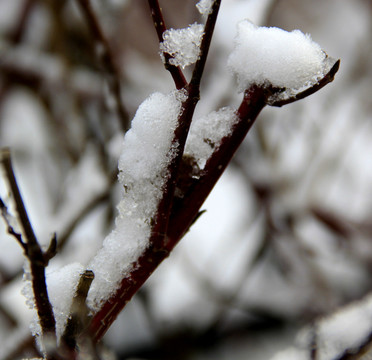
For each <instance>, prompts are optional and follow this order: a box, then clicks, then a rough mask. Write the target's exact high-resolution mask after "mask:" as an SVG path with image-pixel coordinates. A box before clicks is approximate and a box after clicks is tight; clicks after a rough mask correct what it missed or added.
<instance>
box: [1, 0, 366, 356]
mask: <svg viewBox="0 0 372 360" xmlns="http://www.w3.org/2000/svg"><path fill="white" fill-rule="evenodd" d="M196 2H197V1H195V0H186V1H184V0H183V1H181V0H160V3H161V6H162V8H163V12H164V16H165V20H166V24H167V26H168V27H173V28H181V27H185V26H187V25H188V24H192V23H194V22H202V21H203V19H202V18H201V17H200V15H199V13H198V12H197V10H196V8H195V4H196ZM92 12H93V15H94V16H95V20H96V23H93V24H92V21H89V19H90V20H91V18H89V14H87V12H86V11H82V9H81V7H79V5H78V1H73V0H59V1H53V0H13V1H9V0H0V147H1V148H3V147H10V149H11V152H12V156H13V160H14V167H15V171H16V175H17V180H18V182H19V184H20V187H21V191H22V193H23V196H24V200H25V203H26V207H27V209H28V213H29V216H30V218H31V221H32V224H33V226H34V229H35V232H36V234H37V236H38V239H39V241H40V242H41V243H42V244H44V245H47V244H48V243H49V240H50V238H51V236H52V234H53V233H54V232H56V233H57V239H58V244H59V252H58V254H57V256H56V257H55V258H54V259H53V260H52V261H51V264H50V266H49V269H48V271H50V272H53V271H55V270H56V269H58V268H60V267H61V266H63V265H65V264H69V263H72V262H74V261H79V262H80V263H82V264H87V263H88V262H89V260H90V259H91V257H92V256H93V255H94V254H95V252H96V251H97V249H98V248H99V247H100V244H101V242H102V240H103V239H104V237H105V235H106V234H107V233H108V232H109V231H110V229H111V228H112V226H113V220H114V218H115V214H116V204H117V203H118V202H119V199H120V191H121V190H120V189H119V188H118V186H117V184H116V169H117V159H118V157H119V154H120V148H121V143H122V139H123V135H124V132H125V131H126V130H127V129H128V127H129V126H130V120H131V118H133V116H134V114H135V111H136V109H137V107H138V106H139V104H140V103H141V102H142V101H143V100H144V99H145V98H146V97H147V96H148V95H150V94H151V93H153V92H154V91H160V92H169V91H171V90H172V89H174V85H173V83H172V80H171V78H170V76H169V74H168V73H167V72H166V71H165V70H164V67H163V64H162V63H161V60H160V57H159V47H158V41H157V37H156V33H155V30H154V28H153V24H152V20H151V16H150V11H149V9H148V4H147V1H142V0H107V1H103V0H96V1H92ZM245 18H248V19H250V20H251V21H253V22H254V23H256V24H257V25H264V26H276V27H280V28H283V29H285V30H288V31H290V30H293V29H300V30H301V31H303V32H304V33H309V34H311V36H312V38H313V40H314V41H316V42H317V43H319V44H320V46H321V47H322V48H323V49H324V50H325V51H326V52H327V54H328V55H329V56H332V57H334V58H336V59H338V58H339V59H341V68H340V70H339V73H338V74H337V75H336V78H335V80H334V82H333V83H331V84H329V85H328V86H327V87H325V88H324V89H322V90H321V91H319V92H318V93H316V94H314V95H312V96H311V97H309V98H307V99H305V100H301V101H299V102H296V103H294V104H291V105H287V106H285V107H283V108H280V109H279V108H269V107H267V108H265V109H264V110H263V111H262V113H261V114H260V116H259V119H258V121H257V122H256V124H255V125H254V127H253V128H252V130H251V131H250V133H249V134H248V136H247V138H246V140H245V142H244V143H243V144H242V146H241V148H240V149H239V151H238V152H237V154H236V156H235V158H234V159H233V161H232V163H231V164H230V166H229V168H228V169H227V171H226V173H225V174H224V175H223V177H222V178H221V179H220V181H219V183H218V184H217V186H216V187H215V189H214V191H213V192H212V194H211V195H210V197H209V198H208V200H207V201H206V203H205V204H204V206H203V209H205V210H206V212H205V213H204V214H203V215H202V216H201V217H200V219H199V220H198V221H197V223H196V224H195V225H194V226H193V227H192V228H191V231H190V232H189V233H188V234H187V235H186V236H185V238H184V239H183V240H182V241H181V243H180V244H179V245H178V246H177V247H176V249H175V250H174V252H173V253H172V254H171V256H170V257H169V259H167V260H166V261H165V262H164V263H163V264H162V265H161V266H160V267H159V268H158V270H157V271H156V272H155V273H154V274H153V276H152V277H151V278H150V279H149V281H148V282H147V283H146V284H145V286H144V287H143V288H142V289H141V291H140V292H139V293H138V294H137V295H136V296H135V297H134V298H133V300H132V301H131V302H130V303H129V304H128V306H127V307H126V308H125V310H124V311H123V313H122V314H121V315H120V316H119V317H118V319H117V321H116V322H115V323H114V325H113V326H112V327H111V329H110V330H109V332H108V333H107V335H106V337H105V338H104V341H103V346H104V347H105V349H106V350H105V351H106V355H105V357H104V358H105V359H118V360H120V359H127V360H129V359H132V360H133V359H185V360H186V359H187V360H189V359H190V360H194V359H196V360H199V359H216V360H219V359H236V360H239V359H248V358H249V359H254V360H256V359H257V360H260V359H271V358H273V359H274V358H275V359H276V360H278V359H284V358H285V359H291V358H293V359H296V360H297V359H318V358H319V359H320V358H321V359H342V358H343V356H345V354H348V349H350V348H353V349H354V350H355V349H358V347H360V345H361V344H364V345H367V343H368V339H371V338H372V335H371V334H372V309H371V308H372V305H371V304H372V302H371V301H370V300H368V299H369V298H368V294H369V292H370V291H371V289H372V281H371V275H372V216H371V212H372V122H371V120H372V101H371V100H372V99H371V94H372V21H371V19H372V3H371V1H370V0H353V1H350V0H313V1H306V0H223V1H222V6H221V9H220V14H219V18H218V21H217V25H216V30H215V37H214V39H213V43H212V48H211V52H210V56H209V61H208V64H207V68H206V74H205V76H204V78H203V83H202V93H201V101H200V103H199V105H198V107H197V111H196V115H195V116H202V115H205V114H207V113H209V112H210V111H213V110H216V109H218V108H220V107H222V106H227V105H230V106H238V105H239V103H240V101H241V98H242V94H238V93H237V90H236V84H235V80H234V79H233V77H232V76H231V74H230V73H229V72H228V71H227V69H226V61H227V57H228V55H229V53H230V51H231V49H232V47H233V39H234V35H235V26H236V23H237V22H238V21H239V20H242V19H245ZM97 25H99V26H98V27H97ZM100 31H101V32H100ZM101 33H103V34H104V37H105V39H106V40H107V42H106V44H105V42H102V38H100V34H101ZM107 44H108V45H109V47H110V51H109V53H108V52H107V49H106V47H105V45H107ZM185 73H186V75H189V74H190V72H189V69H185ZM0 195H1V198H2V199H4V200H7V199H8V197H9V196H8V190H7V187H6V184H5V181H4V179H3V177H2V176H1V177H0ZM23 263H24V260H23V255H22V251H21V248H20V247H19V245H18V244H17V243H16V241H15V240H14V239H13V238H11V237H9V236H8V235H7V233H6V227H5V224H4V222H3V221H2V220H1V221H0V349H1V350H0V359H22V358H25V357H32V356H37V355H38V354H37V351H36V350H35V346H34V342H33V339H32V338H31V335H30V332H29V330H28V324H29V321H30V316H31V315H30V312H29V311H28V309H27V306H26V305H25V299H24V297H23V296H22V294H21V289H22V268H23ZM356 301H357V302H356ZM347 304H351V305H348V307H347V308H346V309H349V310H343V309H344V307H345V306H346V305H347ZM350 309H351V310H350ZM348 311H349V312H348ZM335 312H336V313H337V316H336V317H335V316H332V314H334V313H335ZM350 312H351V313H353V314H354V313H357V314H358V316H354V315H350ZM340 314H341V315H340ZM342 314H344V315H342ZM335 318H337V319H338V320H337V321H339V322H337V321H336V320H335ZM341 318H342V320H340V319H341ZM332 321H333V322H332ZM335 321H336V322H335ZM335 324H336V325H335ZM360 329H363V331H361V332H359V330H360ZM350 334H354V335H355V336H354V337H355V339H352V340H351V339H350V337H351V336H350ZM356 334H357V335H356ZM283 351H284V352H283ZM355 352H356V355H355V356H358V351H355ZM354 358H355V359H356V358H359V357H354ZM354 358H353V359H354Z"/></svg>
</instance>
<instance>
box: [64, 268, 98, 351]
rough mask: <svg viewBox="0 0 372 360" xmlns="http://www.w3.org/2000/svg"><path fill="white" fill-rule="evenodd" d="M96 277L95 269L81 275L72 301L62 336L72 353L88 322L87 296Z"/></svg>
mask: <svg viewBox="0 0 372 360" xmlns="http://www.w3.org/2000/svg"><path fill="white" fill-rule="evenodd" d="M93 279H94V274H93V271H91V270H86V271H85V272H84V273H83V274H81V276H80V281H79V284H78V287H77V290H76V294H75V296H74V299H73V301H72V305H71V310H70V317H69V319H68V321H67V325H66V329H65V332H64V334H63V336H62V342H63V346H66V347H67V348H68V349H69V350H70V351H71V352H72V353H73V352H74V351H75V348H76V345H77V343H78V339H77V337H78V335H79V334H80V333H82V332H83V330H84V329H85V328H86V326H87V322H88V308H87V305H86V298H87V295H88V291H89V289H90V286H91V284H92V281H93Z"/></svg>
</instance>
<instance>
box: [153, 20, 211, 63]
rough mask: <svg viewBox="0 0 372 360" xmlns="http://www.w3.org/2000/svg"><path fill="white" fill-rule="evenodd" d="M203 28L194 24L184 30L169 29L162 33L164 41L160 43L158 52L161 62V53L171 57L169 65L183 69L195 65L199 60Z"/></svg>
mask: <svg viewBox="0 0 372 360" xmlns="http://www.w3.org/2000/svg"><path fill="white" fill-rule="evenodd" d="M203 33H204V26H203V25H201V24H197V23H194V24H192V25H189V26H188V27H187V28H184V29H169V30H167V31H165V32H164V34H163V39H164V41H163V42H162V43H160V51H161V57H162V60H163V62H164V61H165V58H164V55H163V53H167V54H169V55H171V56H172V58H171V59H169V63H170V64H171V65H175V66H181V67H182V68H185V67H186V66H188V65H191V64H193V63H195V62H196V61H197V60H198V58H199V52H200V44H201V39H202V36H203Z"/></svg>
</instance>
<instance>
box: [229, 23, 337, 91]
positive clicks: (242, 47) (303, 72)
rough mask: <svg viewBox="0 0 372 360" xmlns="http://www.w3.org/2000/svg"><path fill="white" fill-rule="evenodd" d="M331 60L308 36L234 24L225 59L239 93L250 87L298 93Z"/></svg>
mask: <svg viewBox="0 0 372 360" xmlns="http://www.w3.org/2000/svg"><path fill="white" fill-rule="evenodd" d="M333 64H334V61H333V60H331V59H329V58H328V57H327V55H326V53H325V52H324V51H323V50H322V49H321V47H320V46H319V45H318V44H317V43H315V42H314V41H312V39H311V37H310V35H308V34H307V35H305V34H303V33H302V32H301V31H299V30H294V31H292V32H287V31H285V30H282V29H279V28H275V27H270V28H268V27H258V26H256V25H254V24H252V23H251V22H250V21H248V20H243V21H241V22H240V23H238V33H237V36H236V38H235V49H234V51H233V52H232V53H231V55H230V57H229V59H228V66H229V68H230V70H231V71H232V72H233V73H234V74H235V75H236V77H237V80H238V85H239V91H244V90H245V89H247V88H248V87H250V86H251V85H253V84H256V85H271V86H273V87H278V88H289V89H292V90H297V91H300V90H301V89H304V88H306V87H308V86H311V85H312V84H315V83H316V82H317V81H318V80H320V79H321V78H322V77H324V76H325V75H326V74H327V73H328V72H329V70H330V68H331V66H332V65H333Z"/></svg>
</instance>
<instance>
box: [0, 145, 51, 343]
mask: <svg viewBox="0 0 372 360" xmlns="http://www.w3.org/2000/svg"><path fill="white" fill-rule="evenodd" d="M0 163H1V164H2V165H3V167H4V170H5V176H6V178H7V180H8V182H9V186H10V190H11V193H12V196H13V198H14V202H15V207H16V211H17V215H18V218H19V223H20V226H21V228H22V233H23V235H24V236H25V237H26V241H23V240H22V239H17V240H18V241H21V242H22V243H23V244H24V246H23V247H24V250H25V255H26V256H27V258H28V259H29V260H30V267H31V275H32V288H33V292H34V298H35V305H36V309H37V313H38V316H39V320H40V325H41V328H42V331H43V334H44V335H47V336H52V337H55V319H54V314H53V310H52V305H51V304H50V301H49V297H48V291H47V286H46V278H45V258H44V254H43V251H42V250H41V247H40V245H39V243H38V241H37V239H36V236H35V233H34V230H33V228H32V226H31V223H30V220H29V218H28V215H27V211H26V208H25V206H24V203H23V199H22V196H21V193H20V191H19V188H18V184H17V181H16V177H15V175H14V171H13V165H12V161H11V157H10V151H9V150H8V149H3V150H1V151H0Z"/></svg>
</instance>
